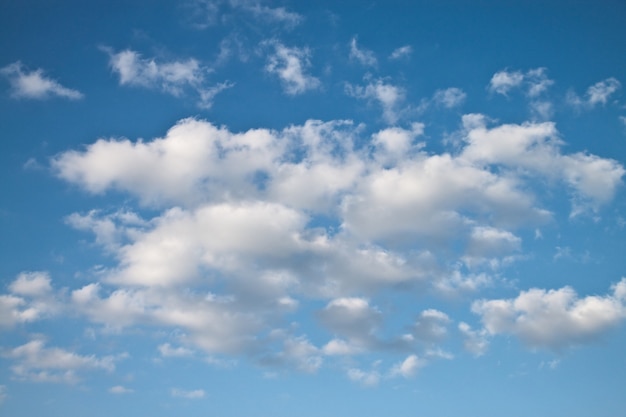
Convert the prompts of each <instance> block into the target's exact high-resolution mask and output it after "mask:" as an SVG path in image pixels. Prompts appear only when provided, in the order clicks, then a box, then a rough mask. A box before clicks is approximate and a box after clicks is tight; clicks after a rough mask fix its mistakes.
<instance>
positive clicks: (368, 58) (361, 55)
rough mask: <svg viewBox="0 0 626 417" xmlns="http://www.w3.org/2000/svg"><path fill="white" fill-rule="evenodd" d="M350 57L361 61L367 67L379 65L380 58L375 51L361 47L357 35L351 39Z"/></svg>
mask: <svg viewBox="0 0 626 417" xmlns="http://www.w3.org/2000/svg"><path fill="white" fill-rule="evenodd" d="M350 59H352V60H355V61H357V62H359V63H360V64H361V65H364V66H366V67H375V66H376V65H378V60H377V59H376V55H374V52H372V51H370V50H368V49H361V48H359V47H358V46H357V38H356V36H355V37H354V38H352V40H351V41H350Z"/></svg>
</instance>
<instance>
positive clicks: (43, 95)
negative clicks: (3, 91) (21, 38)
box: [0, 61, 83, 100]
mask: <svg viewBox="0 0 626 417" xmlns="http://www.w3.org/2000/svg"><path fill="white" fill-rule="evenodd" d="M0 74H1V75H3V76H5V77H6V78H7V79H8V80H9V83H10V84H11V96H12V97H14V98H26V99H36V100H43V99H47V98H50V97H54V96H56V97H62V98H67V99H70V100H78V99H81V98H83V93H81V92H80V91H78V90H73V89H71V88H67V87H64V86H62V85H61V84H59V83H58V82H57V81H55V80H53V79H51V78H48V77H46V76H45V75H44V71H43V70H42V69H37V70H34V71H28V70H25V69H24V66H23V65H22V63H21V62H19V61H17V62H14V63H12V64H9V65H7V66H6V67H4V68H1V69H0Z"/></svg>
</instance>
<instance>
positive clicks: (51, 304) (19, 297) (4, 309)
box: [0, 271, 63, 328]
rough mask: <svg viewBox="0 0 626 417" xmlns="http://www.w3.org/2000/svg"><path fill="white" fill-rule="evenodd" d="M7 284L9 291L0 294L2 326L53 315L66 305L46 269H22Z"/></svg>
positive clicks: (8, 326) (11, 325)
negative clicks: (61, 301) (23, 270)
mask: <svg viewBox="0 0 626 417" xmlns="http://www.w3.org/2000/svg"><path fill="white" fill-rule="evenodd" d="M8 288H9V291H10V294H1V295H0V328H2V327H5V328H11V327H13V326H15V325H17V324H23V323H30V322H34V321H37V320H41V319H44V318H49V317H53V316H54V315H56V314H58V313H59V312H60V311H61V310H62V308H63V307H62V304H61V303H60V301H59V299H58V297H57V295H56V294H54V293H53V291H52V287H51V285H50V276H49V274H48V273H47V272H44V271H35V272H22V273H20V274H19V275H18V276H17V278H16V279H15V280H14V281H13V282H12V283H11V284H9V287H8Z"/></svg>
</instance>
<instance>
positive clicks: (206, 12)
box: [187, 0, 304, 29]
mask: <svg viewBox="0 0 626 417" xmlns="http://www.w3.org/2000/svg"><path fill="white" fill-rule="evenodd" d="M187 8H188V11H189V14H190V16H189V18H190V20H191V22H192V25H193V26H195V27H196V28H198V29H206V28H207V27H209V26H214V25H216V24H217V23H218V22H221V23H226V22H232V21H233V20H236V19H237V18H241V17H243V18H244V20H245V21H246V22H247V23H252V22H255V23H265V24H268V25H275V24H277V23H279V24H283V25H284V26H285V27H286V28H287V29H292V28H293V27H295V26H297V25H298V24H300V23H301V22H302V21H303V20H304V17H303V16H302V15H301V14H298V13H296V12H293V11H290V10H287V9H286V8H284V7H270V6H266V5H264V4H262V2H259V1H256V0H193V1H190V2H188V3H187ZM242 12H243V13H242ZM248 17H252V18H253V19H252V20H250V19H248Z"/></svg>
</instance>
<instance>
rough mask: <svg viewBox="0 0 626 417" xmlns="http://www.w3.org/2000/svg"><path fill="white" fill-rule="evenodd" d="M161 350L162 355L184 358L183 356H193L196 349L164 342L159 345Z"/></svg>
mask: <svg viewBox="0 0 626 417" xmlns="http://www.w3.org/2000/svg"><path fill="white" fill-rule="evenodd" d="M159 352H160V353H161V356H163V357H166V358H167V357H175V358H182V357H188V356H193V354H194V351H193V350H191V349H187V348H185V347H182V346H180V347H172V346H171V345H170V344H169V343H164V344H162V345H159Z"/></svg>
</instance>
